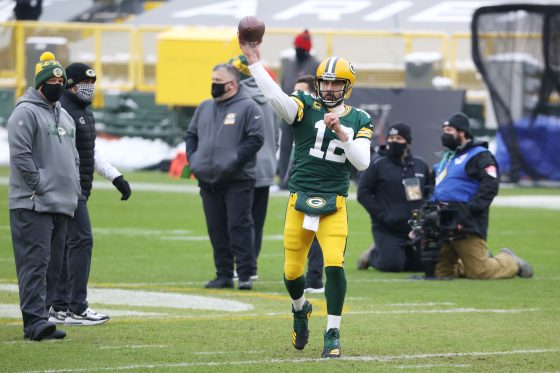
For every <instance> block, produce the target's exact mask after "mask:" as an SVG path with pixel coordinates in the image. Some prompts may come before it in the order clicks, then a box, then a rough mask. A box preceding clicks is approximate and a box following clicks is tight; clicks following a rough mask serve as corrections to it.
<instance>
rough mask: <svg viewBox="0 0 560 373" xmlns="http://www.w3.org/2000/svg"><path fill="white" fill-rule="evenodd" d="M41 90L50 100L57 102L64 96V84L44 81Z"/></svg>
mask: <svg viewBox="0 0 560 373" xmlns="http://www.w3.org/2000/svg"><path fill="white" fill-rule="evenodd" d="M41 92H42V93H43V95H44V96H45V97H46V98H47V100H49V101H50V102H57V101H58V100H60V96H62V84H49V83H43V86H42V87H41Z"/></svg>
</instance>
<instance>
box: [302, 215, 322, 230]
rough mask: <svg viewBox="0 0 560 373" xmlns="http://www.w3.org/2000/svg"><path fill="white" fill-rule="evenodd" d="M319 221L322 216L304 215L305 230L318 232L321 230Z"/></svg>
mask: <svg viewBox="0 0 560 373" xmlns="http://www.w3.org/2000/svg"><path fill="white" fill-rule="evenodd" d="M319 220H321V215H307V214H306V215H304V217H303V229H307V230H308V231H313V232H317V230H319Z"/></svg>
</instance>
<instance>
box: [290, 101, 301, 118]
mask: <svg viewBox="0 0 560 373" xmlns="http://www.w3.org/2000/svg"><path fill="white" fill-rule="evenodd" d="M290 97H291V98H292V100H294V101H295V102H296V104H297V106H298V109H297V121H298V122H300V121H301V119H302V118H303V108H304V104H303V102H302V101H301V100H300V99H299V98H297V97H295V96H290Z"/></svg>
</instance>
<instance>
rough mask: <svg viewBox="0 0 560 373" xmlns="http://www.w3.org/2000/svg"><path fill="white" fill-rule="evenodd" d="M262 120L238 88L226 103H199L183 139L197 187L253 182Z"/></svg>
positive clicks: (257, 109)
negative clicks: (197, 182) (198, 185)
mask: <svg viewBox="0 0 560 373" xmlns="http://www.w3.org/2000/svg"><path fill="white" fill-rule="evenodd" d="M263 127H264V116H263V112H262V111H261V109H260V108H259V105H257V104H256V103H255V101H253V99H252V98H250V97H249V96H247V95H246V94H245V92H244V89H243V87H242V86H240V87H239V92H237V94H236V95H235V96H233V97H231V98H230V99H228V100H225V101H220V102H217V101H216V100H213V99H210V100H206V101H203V102H202V103H201V104H200V105H199V106H198V107H197V108H196V111H195V113H194V116H193V118H192V120H191V122H190V124H189V129H188V130H187V136H186V138H185V143H186V150H187V158H188V162H189V167H190V169H191V170H192V172H193V173H194V174H195V176H196V178H197V179H198V181H199V183H200V184H201V185H204V184H212V185H215V184H224V183H230V182H238V181H252V182H253V183H254V181H255V163H256V154H257V151H258V150H259V149H260V148H261V146H262V144H263V142H264V136H263V133H264V131H263Z"/></svg>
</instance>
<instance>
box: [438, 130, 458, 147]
mask: <svg viewBox="0 0 560 373" xmlns="http://www.w3.org/2000/svg"><path fill="white" fill-rule="evenodd" d="M441 145H443V146H445V147H446V148H447V149H449V150H455V149H457V148H458V147H459V139H457V138H455V136H453V135H452V134H450V133H444V134H443V135H441Z"/></svg>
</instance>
